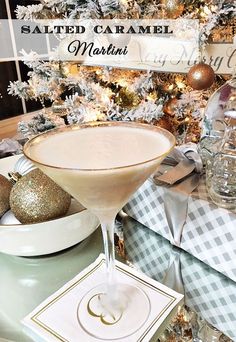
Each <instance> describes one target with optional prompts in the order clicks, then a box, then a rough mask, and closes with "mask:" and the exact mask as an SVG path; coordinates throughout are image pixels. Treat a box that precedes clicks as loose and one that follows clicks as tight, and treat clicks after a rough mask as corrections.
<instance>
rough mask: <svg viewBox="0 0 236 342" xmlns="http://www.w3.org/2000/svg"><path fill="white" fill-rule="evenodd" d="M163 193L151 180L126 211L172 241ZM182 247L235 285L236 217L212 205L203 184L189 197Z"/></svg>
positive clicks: (135, 195) (131, 201)
mask: <svg viewBox="0 0 236 342" xmlns="http://www.w3.org/2000/svg"><path fill="white" fill-rule="evenodd" d="M164 192H165V188H164V187H161V186H156V185H155V184H154V182H153V180H152V179H148V180H147V181H146V182H145V183H144V184H143V186H142V187H140V188H139V190H138V191H137V192H136V193H135V194H134V195H133V197H132V198H131V199H130V201H129V202H128V204H127V205H126V206H125V208H124V211H125V212H126V213H127V214H128V215H129V216H130V217H133V218H134V219H135V220H137V221H138V222H140V223H142V224H143V225H145V226H147V227H148V228H150V229H152V230H153V231H154V232H157V233H159V234H161V235H162V236H163V237H165V238H166V239H168V240H170V238H171V235H170V232H169V228H168V224H167V220H166V215H165V211H164V202H163V194H164ZM180 247H181V248H182V249H184V250H186V251H187V252H189V253H191V254H192V255H194V256H195V257H197V258H198V259H199V260H201V261H203V262H205V263H206V264H208V265H210V266H211V267H213V268H215V269H216V270H217V271H219V272H221V273H223V274H225V275H227V277H229V278H231V279H232V280H234V281H236V214H234V213H232V212H230V211H228V210H226V209H223V208H219V207H217V206H216V205H214V204H213V203H211V202H210V200H209V198H208V195H207V192H206V187H205V184H204V182H203V180H201V182H200V184H199V186H198V188H197V190H195V191H194V192H193V194H192V195H191V196H190V197H189V201H188V216H187V220H186V224H185V226H184V229H183V234H182V239H181V245H180Z"/></svg>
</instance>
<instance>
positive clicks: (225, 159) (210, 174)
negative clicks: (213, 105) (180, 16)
mask: <svg viewBox="0 0 236 342" xmlns="http://www.w3.org/2000/svg"><path fill="white" fill-rule="evenodd" d="M223 114H224V123H225V127H226V128H225V132H224V137H223V139H221V140H220V141H218V145H217V146H216V147H218V150H217V148H216V150H215V151H213V153H212V155H211V157H210V158H209V159H208V160H207V163H206V183H207V189H208V192H209V195H210V197H211V199H212V200H213V202H214V203H216V204H217V205H219V206H221V207H223V208H226V209H230V210H232V211H236V89H235V92H232V93H231V96H230V98H229V100H228V102H227V104H226V105H225V110H224V113H223Z"/></svg>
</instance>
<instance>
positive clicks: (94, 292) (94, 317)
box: [77, 284, 151, 340]
mask: <svg viewBox="0 0 236 342" xmlns="http://www.w3.org/2000/svg"><path fill="white" fill-rule="evenodd" d="M106 289H107V286H106V284H101V285H99V286H96V287H94V288H93V289H91V290H90V291H89V292H87V293H86V295H85V296H84V297H83V298H82V300H81V301H80V303H79V305H78V310H77V316H78V321H79V324H80V325H81V326H82V328H83V329H84V330H85V331H86V332H87V333H88V334H89V335H91V336H93V337H96V338H99V339H103V340H116V339H123V338H125V337H128V336H130V335H132V334H134V333H135V332H137V331H138V330H139V329H140V328H141V327H142V326H143V325H144V324H145V322H146V321H147V319H148V316H149V314H150V309H151V305H150V301H149V298H148V297H147V295H146V294H145V292H144V291H143V290H141V289H140V288H138V287H136V286H134V285H130V284H117V285H116V292H115V293H116V298H117V299H116V298H112V294H111V298H110V297H109V296H108V295H106V294H105V293H106Z"/></svg>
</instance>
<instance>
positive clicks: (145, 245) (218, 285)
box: [123, 217, 236, 342]
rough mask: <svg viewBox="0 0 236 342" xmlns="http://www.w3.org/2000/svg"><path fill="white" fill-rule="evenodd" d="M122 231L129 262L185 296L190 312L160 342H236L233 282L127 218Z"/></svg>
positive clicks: (235, 310) (169, 329)
mask: <svg viewBox="0 0 236 342" xmlns="http://www.w3.org/2000/svg"><path fill="white" fill-rule="evenodd" d="M123 228H124V229H123V232H124V241H125V251H126V256H127V259H128V260H129V262H130V263H131V264H132V265H133V266H134V267H135V268H137V269H139V270H141V271H142V272H144V273H146V274H147V275H149V276H150V277H151V278H153V279H156V280H157V281H159V282H161V283H164V284H165V285H167V286H169V287H171V288H173V289H175V290H177V291H180V292H182V293H184V295H185V304H186V305H187V307H188V308H189V310H182V311H180V313H179V316H178V317H177V318H176V319H175V322H173V324H171V325H170V326H169V327H168V329H167V330H166V331H165V333H164V334H163V335H162V337H161V338H160V341H161V342H164V341H165V342H168V341H172V342H174V341H194V342H200V341H202V342H213V341H214V342H217V341H227V342H228V341H230V339H229V338H228V337H230V338H231V339H232V340H236V284H235V282H233V281H232V280H230V279H228V278H227V277H226V276H224V275H222V274H221V273H218V272H216V271H215V270H213V269H212V268H211V267H209V266H208V265H206V264H204V263H203V262H201V261H199V260H198V259H196V258H194V257H193V256H191V255H190V254H188V253H187V252H185V251H183V250H181V249H178V248H177V247H174V246H172V245H171V244H170V243H169V241H167V240H166V239H164V238H163V237H162V236H160V235H158V234H156V233H154V232H153V231H151V230H150V229H148V228H147V227H145V226H143V225H142V224H140V223H138V222H137V221H135V220H133V219H131V218H129V217H126V218H124V219H123ZM196 313H197V314H198V315H196ZM178 320H179V321H178ZM189 320H190V321H191V324H189V323H188V322H189ZM176 323H179V324H176ZM219 330H220V331H221V332H223V333H224V334H225V335H226V336H227V337H226V336H223V335H222V333H221V332H220V331H219Z"/></svg>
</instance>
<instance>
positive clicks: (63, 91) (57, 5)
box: [8, 0, 236, 144]
mask: <svg viewBox="0 0 236 342" xmlns="http://www.w3.org/2000/svg"><path fill="white" fill-rule="evenodd" d="M16 14H17V18H18V19H25V20H33V19H65V18H66V19H117V20H119V19H120V20H122V19H125V18H128V19H134V18H135V19H147V18H148V19H160V18H161V19H163V18H166V19H175V20H176V21H178V20H179V19H183V18H185V19H198V20H199V22H200V34H199V41H200V46H201V49H202V50H203V49H204V48H205V47H206V46H207V44H209V43H212V42H213V43H215V42H218V41H220V42H222V39H223V41H224V42H226V43H232V41H233V37H234V35H235V32H236V31H235V20H236V19H235V17H236V4H235V2H234V1H229V0H228V1H214V0H207V1H201V0H196V1H195V0H194V1H188V0H182V1H181V0H157V1H156V0H151V1H145V0H137V1H134V0H112V1H108V0H96V1H92V0H68V1H66V2H65V1H62V0H41V1H40V3H39V4H37V5H29V6H18V7H17V10H16ZM24 54H25V56H24V57H25V64H26V65H27V66H28V67H29V69H30V71H29V73H28V76H29V80H28V81H27V82H20V81H16V82H11V83H10V85H9V89H8V91H9V93H10V94H12V95H15V96H18V97H20V98H21V97H23V98H25V99H26V100H27V99H31V100H32V99H34V100H39V101H41V103H42V106H43V107H45V104H46V103H47V104H48V100H49V103H50V104H52V107H51V110H48V111H47V112H42V114H40V115H39V116H37V117H36V118H34V119H33V121H31V122H30V123H27V124H26V123H24V122H21V123H20V124H19V129H20V131H21V132H23V133H24V134H25V135H26V136H28V135H31V134H36V133H38V132H41V131H44V130H47V129H50V128H53V127H56V126H58V125H64V124H73V123H82V122H87V121H93V120H95V121H96V120H128V121H129V120H131V121H141V122H148V123H151V124H154V125H160V126H161V127H164V128H166V129H168V130H169V131H171V132H172V133H174V134H175V135H176V137H177V141H178V142H179V143H180V144H182V143H186V142H198V141H199V138H200V131H201V121H202V118H203V113H204V108H205V107H206V103H207V101H208V99H209V97H210V96H211V94H212V93H213V92H214V90H215V89H217V88H218V87H219V86H220V85H222V84H223V83H224V82H225V81H226V80H227V79H228V78H229V76H225V75H214V74H213V70H212V68H211V67H210V65H207V64H204V65H202V64H201V63H200V64H199V63H197V62H196V63H197V64H196V65H195V67H194V68H192V69H190V71H189V72H188V74H186V73H185V74H184V73H181V74H177V73H167V72H165V73H164V72H162V73H161V72H156V71H150V70H148V71H147V70H141V71H137V70H130V69H118V68H114V67H101V66H93V67H91V66H85V65H80V64H78V63H74V62H66V61H63V62H62V61H55V60H50V61H42V60H40V59H39V57H38V56H37V54H36V53H33V52H30V53H29V54H26V53H24ZM199 72H200V74H201V78H200V79H199V78H196V73H198V74H199ZM61 118H63V120H62V119H61Z"/></svg>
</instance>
